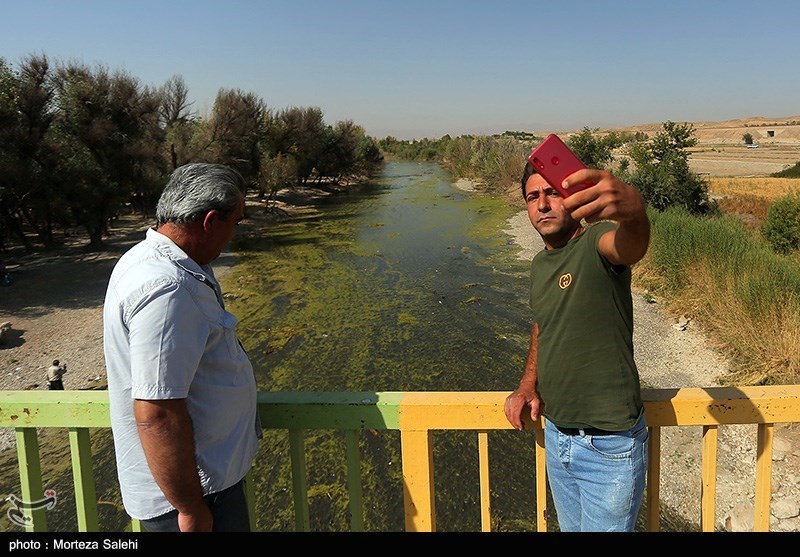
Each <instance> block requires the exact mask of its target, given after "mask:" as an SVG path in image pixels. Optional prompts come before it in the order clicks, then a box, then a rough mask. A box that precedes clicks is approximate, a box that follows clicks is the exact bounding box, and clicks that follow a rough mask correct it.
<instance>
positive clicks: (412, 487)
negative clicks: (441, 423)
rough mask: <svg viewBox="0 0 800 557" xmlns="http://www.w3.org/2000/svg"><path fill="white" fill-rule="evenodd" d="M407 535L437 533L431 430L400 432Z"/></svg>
mask: <svg viewBox="0 0 800 557" xmlns="http://www.w3.org/2000/svg"><path fill="white" fill-rule="evenodd" d="M400 444H401V452H402V457H403V500H404V501H405V513H406V532H435V531H436V510H435V508H434V491H433V447H432V445H431V432H430V430H423V431H408V430H403V431H401V432H400Z"/></svg>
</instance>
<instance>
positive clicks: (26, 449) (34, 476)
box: [16, 427, 47, 532]
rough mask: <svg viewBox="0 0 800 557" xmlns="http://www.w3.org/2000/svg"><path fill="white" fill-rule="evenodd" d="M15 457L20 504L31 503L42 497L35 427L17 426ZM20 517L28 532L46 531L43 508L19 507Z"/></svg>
mask: <svg viewBox="0 0 800 557" xmlns="http://www.w3.org/2000/svg"><path fill="white" fill-rule="evenodd" d="M16 433H17V458H18V459H19V481H20V486H21V489H22V501H21V502H22V504H23V505H24V504H26V503H28V504H31V503H35V502H37V501H42V500H43V499H44V488H43V487H42V464H41V461H40V460H39V439H38V437H37V436H36V428H35V427H24V428H17V430H16ZM19 510H20V511H21V515H22V516H21V517H20V518H21V519H22V520H23V521H24V522H25V523H26V526H25V530H27V531H28V532H47V517H45V510H46V507H45V508H39V509H26V508H24V507H23V508H21V509H19Z"/></svg>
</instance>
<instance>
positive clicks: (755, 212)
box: [707, 177, 800, 230]
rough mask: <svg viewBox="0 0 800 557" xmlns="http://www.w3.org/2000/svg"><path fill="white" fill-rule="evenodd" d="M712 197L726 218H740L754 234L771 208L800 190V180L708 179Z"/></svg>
mask: <svg viewBox="0 0 800 557" xmlns="http://www.w3.org/2000/svg"><path fill="white" fill-rule="evenodd" d="M707 180H708V190H709V194H710V195H711V197H713V198H714V199H716V200H717V203H719V206H720V209H722V212H724V213H725V214H727V215H732V216H734V217H737V218H739V219H740V220H741V221H742V223H743V224H744V225H745V226H746V227H748V228H749V229H751V230H756V229H758V228H759V227H760V226H761V224H762V223H763V222H764V220H765V219H766V218H767V211H768V210H769V206H770V204H771V203H772V202H773V201H775V200H776V199H779V198H781V197H784V196H785V195H788V194H789V193H791V192H794V191H798V190H800V180H795V179H791V178H770V177H759V178H713V177H712V178H707Z"/></svg>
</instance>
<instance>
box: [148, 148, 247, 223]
mask: <svg viewBox="0 0 800 557" xmlns="http://www.w3.org/2000/svg"><path fill="white" fill-rule="evenodd" d="M244 189H245V182H244V178H242V175H241V174H239V173H238V172H237V171H236V170H234V169H233V168H230V167H228V166H225V165H222V164H209V163H190V164H186V165H183V166H181V167H178V168H176V169H175V171H174V172H173V173H172V176H170V178H169V182H167V185H166V186H165V187H164V191H163V192H162V193H161V197H160V198H159V200H158V205H157V206H156V222H157V223H158V226H161V225H162V224H164V223H167V222H173V223H175V224H189V223H192V222H195V221H196V220H197V219H198V218H202V217H203V216H205V215H206V213H208V212H209V211H213V210H217V211H219V212H220V214H221V216H222V218H223V219H227V218H228V217H229V216H230V215H231V214H232V213H233V212H234V211H235V210H236V208H237V207H238V205H239V200H240V199H241V198H242V195H243V194H242V192H243V191H244Z"/></svg>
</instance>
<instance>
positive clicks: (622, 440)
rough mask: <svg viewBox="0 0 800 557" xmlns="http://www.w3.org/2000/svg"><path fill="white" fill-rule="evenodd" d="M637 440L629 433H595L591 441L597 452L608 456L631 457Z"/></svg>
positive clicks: (615, 457) (616, 457)
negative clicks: (628, 434)
mask: <svg viewBox="0 0 800 557" xmlns="http://www.w3.org/2000/svg"><path fill="white" fill-rule="evenodd" d="M634 443H635V441H634V440H633V439H632V438H631V437H629V436H627V435H593V436H592V437H591V439H590V441H589V444H590V446H591V447H592V449H594V450H595V451H596V452H598V453H600V454H601V455H603V456H605V457H607V458H614V459H622V458H630V456H631V455H632V453H633V444H634Z"/></svg>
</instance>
